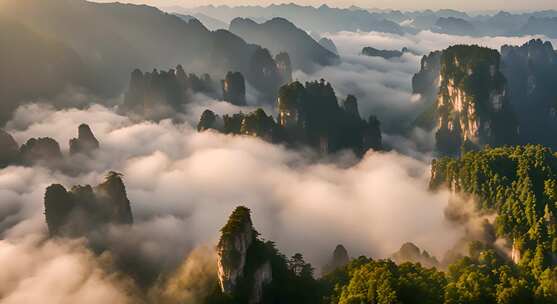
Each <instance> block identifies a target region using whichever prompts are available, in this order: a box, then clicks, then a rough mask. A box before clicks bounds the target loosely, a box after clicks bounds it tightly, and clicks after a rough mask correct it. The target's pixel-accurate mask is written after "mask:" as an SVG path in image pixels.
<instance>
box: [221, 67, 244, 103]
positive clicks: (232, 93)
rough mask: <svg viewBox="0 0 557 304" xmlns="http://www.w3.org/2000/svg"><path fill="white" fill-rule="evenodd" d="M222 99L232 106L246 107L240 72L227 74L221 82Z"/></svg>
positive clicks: (242, 76)
mask: <svg viewBox="0 0 557 304" xmlns="http://www.w3.org/2000/svg"><path fill="white" fill-rule="evenodd" d="M222 99H223V100H225V101H228V102H230V103H231V104H233V105H237V106H243V105H246V83H245V80H244V75H242V73H240V72H235V73H233V72H228V73H227V74H226V77H225V78H224V80H223V82H222Z"/></svg>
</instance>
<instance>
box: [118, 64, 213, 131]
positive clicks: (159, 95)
mask: <svg viewBox="0 0 557 304" xmlns="http://www.w3.org/2000/svg"><path fill="white" fill-rule="evenodd" d="M216 92H217V83H216V82H215V81H213V80H212V79H211V77H210V76H209V75H208V74H204V75H202V76H197V75H195V74H189V75H188V74H186V71H185V70H184V68H183V67H182V66H181V65H178V66H177V67H176V69H170V70H168V71H158V70H153V71H152V72H146V73H143V72H142V71H140V70H138V69H136V70H134V71H133V72H132V74H131V78H130V84H129V87H128V91H127V92H126V94H125V98H124V104H123V105H122V106H121V110H123V111H126V112H128V111H131V112H132V113H135V114H137V115H140V116H141V117H143V118H147V119H153V120H160V119H164V118H168V117H172V115H173V114H174V113H176V112H183V111H184V106H185V105H186V104H188V103H190V102H192V100H193V97H192V94H194V93H203V94H206V95H209V96H213V97H216Z"/></svg>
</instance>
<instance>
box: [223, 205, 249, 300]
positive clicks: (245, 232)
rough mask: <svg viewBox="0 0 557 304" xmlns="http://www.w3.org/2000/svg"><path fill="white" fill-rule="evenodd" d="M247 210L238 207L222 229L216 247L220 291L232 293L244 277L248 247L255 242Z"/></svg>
mask: <svg viewBox="0 0 557 304" xmlns="http://www.w3.org/2000/svg"><path fill="white" fill-rule="evenodd" d="M252 225H253V224H252V222H251V217H250V211H249V209H247V208H245V207H238V208H236V210H234V212H233V213H232V215H231V216H230V219H229V220H228V223H227V224H226V225H225V226H224V227H223V228H222V230H221V232H222V235H221V238H220V241H219V244H218V246H217V269H218V271H217V272H218V277H219V283H220V286H221V289H222V291H223V292H224V293H232V292H234V290H235V288H236V287H237V286H238V280H239V279H241V278H242V277H243V275H244V268H245V266H246V258H247V253H248V249H249V247H250V246H251V245H252V243H253V242H254V240H255V233H254V230H253V226H252Z"/></svg>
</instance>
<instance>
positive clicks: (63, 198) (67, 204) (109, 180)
mask: <svg viewBox="0 0 557 304" xmlns="http://www.w3.org/2000/svg"><path fill="white" fill-rule="evenodd" d="M44 206H45V217H46V223H47V225H48V231H49V232H50V235H51V236H71V237H81V236H87V235H88V234H89V233H90V232H92V231H95V230H98V229H101V228H102V227H103V225H108V224H116V225H117V224H132V222H133V217H132V211H131V206H130V201H129V200H128V197H127V194H126V188H125V186H124V182H123V180H122V175H121V174H119V173H116V172H109V173H108V174H107V175H106V177H105V180H104V182H102V183H101V184H99V185H97V186H96V187H91V186H90V185H85V186H81V185H78V186H73V187H72V188H71V190H70V191H67V190H66V188H64V186H62V185H60V184H53V185H51V186H49V187H48V188H47V189H46V192H45V196H44Z"/></svg>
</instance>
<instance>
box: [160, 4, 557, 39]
mask: <svg viewBox="0 0 557 304" xmlns="http://www.w3.org/2000/svg"><path fill="white" fill-rule="evenodd" d="M171 10H176V8H173V9H171ZM191 11H192V12H195V13H202V14H204V15H206V16H211V17H212V18H215V19H218V20H221V21H223V22H230V21H231V20H233V19H234V18H236V17H242V18H252V19H255V20H261V19H263V20H269V19H272V18H275V17H283V18H286V19H288V20H290V21H292V22H293V23H295V24H296V25H298V26H299V27H301V28H303V29H304V30H306V31H310V32H316V33H323V32H338V31H357V30H361V31H378V32H386V33H395V34H403V33H416V32H418V31H420V30H431V31H435V32H440V33H447V34H453V35H469V36H516V35H523V34H543V35H546V36H548V37H551V38H557V26H556V25H557V10H546V11H538V12H530V13H509V12H505V11H501V12H498V13H496V14H492V15H489V14H482V15H470V14H467V13H465V12H460V11H456V10H438V11H432V10H425V11H414V12H402V11H397V10H366V9H362V8H358V7H350V8H348V9H340V8H333V7H329V6H327V5H322V6H320V7H313V6H300V5H297V4H292V3H291V4H281V5H270V6H266V7H264V6H238V7H229V6H212V5H209V6H201V7H198V8H195V9H193V10H191Z"/></svg>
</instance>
